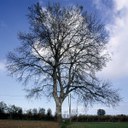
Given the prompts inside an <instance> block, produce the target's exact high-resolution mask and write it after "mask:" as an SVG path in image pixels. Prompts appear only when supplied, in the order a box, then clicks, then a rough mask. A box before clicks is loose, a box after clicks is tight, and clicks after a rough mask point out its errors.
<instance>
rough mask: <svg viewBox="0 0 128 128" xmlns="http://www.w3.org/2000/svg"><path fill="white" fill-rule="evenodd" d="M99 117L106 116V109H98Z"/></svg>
mask: <svg viewBox="0 0 128 128" xmlns="http://www.w3.org/2000/svg"><path fill="white" fill-rule="evenodd" d="M97 115H98V116H104V115H105V110H104V109H98V110H97Z"/></svg>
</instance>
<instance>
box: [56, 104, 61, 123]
mask: <svg viewBox="0 0 128 128" xmlns="http://www.w3.org/2000/svg"><path fill="white" fill-rule="evenodd" d="M56 115H57V122H58V123H59V124H61V123H62V103H60V102H56Z"/></svg>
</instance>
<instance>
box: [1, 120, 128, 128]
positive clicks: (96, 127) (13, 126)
mask: <svg viewBox="0 0 128 128" xmlns="http://www.w3.org/2000/svg"><path fill="white" fill-rule="evenodd" d="M0 128H59V127H58V124H57V123H55V122H49V121H48V122H47V121H19V120H0ZM67 128H128V122H127V123H122V122H115V123H112V122H91V123H72V124H71V125H69V126H67Z"/></svg>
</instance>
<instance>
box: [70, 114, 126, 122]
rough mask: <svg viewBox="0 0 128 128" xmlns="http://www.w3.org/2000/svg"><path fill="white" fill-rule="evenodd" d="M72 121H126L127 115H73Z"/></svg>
mask: <svg viewBox="0 0 128 128" xmlns="http://www.w3.org/2000/svg"><path fill="white" fill-rule="evenodd" d="M71 120H72V121H73V122H128V115H123V114H121V115H102V116H101V115H99V116H98V115H79V116H73V117H72V119H71Z"/></svg>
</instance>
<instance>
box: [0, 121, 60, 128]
mask: <svg viewBox="0 0 128 128" xmlns="http://www.w3.org/2000/svg"><path fill="white" fill-rule="evenodd" d="M0 128H58V124H57V123H55V122H46V121H19V120H0Z"/></svg>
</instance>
